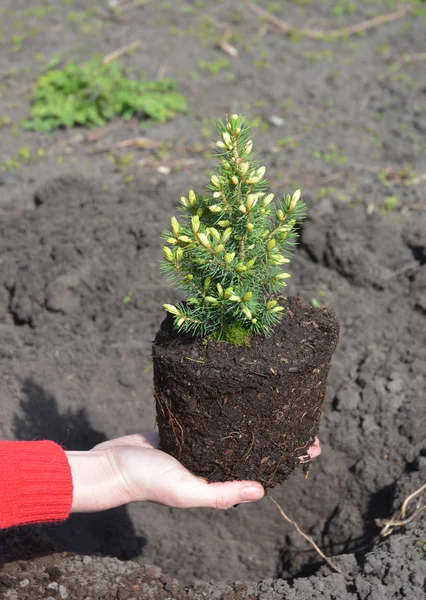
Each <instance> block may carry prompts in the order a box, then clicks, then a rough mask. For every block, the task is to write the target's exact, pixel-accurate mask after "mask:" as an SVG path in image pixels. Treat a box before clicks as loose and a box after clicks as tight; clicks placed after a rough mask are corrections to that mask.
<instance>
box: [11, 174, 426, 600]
mask: <svg viewBox="0 0 426 600" xmlns="http://www.w3.org/2000/svg"><path fill="white" fill-rule="evenodd" d="M154 197H155V201H154V200H153V199H152V198H154ZM170 202H171V201H170V194H169V192H168V190H167V189H166V188H163V187H161V186H160V187H156V189H155V191H154V190H153V191H152V193H150V194H149V197H148V195H147V185H146V182H142V181H141V182H139V183H138V185H136V186H135V188H134V190H133V191H132V192H129V191H128V190H127V189H126V190H125V191H121V190H119V191H106V190H103V189H102V186H101V185H100V184H96V183H95V184H94V183H89V182H88V181H86V180H84V179H81V178H78V177H71V176H67V177H65V178H60V179H56V180H50V181H48V182H47V183H46V184H45V185H44V186H42V187H40V188H39V189H38V190H37V192H36V194H35V196H34V206H33V209H32V210H28V211H25V212H23V213H22V214H21V215H20V216H16V217H12V218H9V219H7V220H5V221H4V222H3V223H2V224H1V225H0V255H1V256H2V268H1V272H0V289H1V290H2V302H1V304H0V315H1V317H0V337H1V340H2V343H1V344H0V348H1V351H0V361H1V370H2V372H3V373H4V374H5V376H4V378H3V381H2V384H1V386H2V389H1V393H2V396H3V397H8V396H9V397H18V398H20V406H19V407H17V406H13V405H10V404H6V405H3V406H2V408H1V411H2V416H3V419H2V424H1V428H2V432H1V433H2V435H3V436H5V437H8V436H11V435H13V436H15V437H17V438H19V439H33V438H35V437H37V436H43V437H50V438H53V439H56V440H57V441H59V442H61V443H65V445H66V446H67V447H68V448H70V449H84V448H89V447H91V446H92V445H93V444H95V443H99V442H100V441H102V440H104V439H106V438H107V437H111V436H118V435H123V434H125V433H128V432H129V433H130V432H134V430H135V428H136V429H141V430H143V429H150V428H152V427H153V426H154V407H153V399H152V396H151V379H152V372H151V371H150V364H151V363H150V352H151V340H152V339H153V335H154V333H155V331H156V329H157V327H158V325H159V322H160V320H161V319H162V317H163V313H162V309H161V304H162V302H163V301H169V302H170V301H174V300H175V299H176V298H175V297H174V292H173V291H172V290H171V289H169V288H167V287H166V285H165V284H164V283H163V281H162V279H161V277H159V275H158V259H159V256H160V252H161V242H160V236H159V233H160V231H161V230H162V228H163V227H165V226H166V225H167V222H168V217H169V209H170ZM308 203H309V205H310V206H309V208H310V211H309V212H310V217H309V219H308V220H307V222H306V224H305V225H304V228H303V232H302V240H301V247H300V249H299V250H298V251H297V253H296V256H295V257H294V261H293V263H292V265H293V273H294V274H295V275H294V278H293V279H292V280H291V285H290V286H289V294H295V293H298V294H301V295H302V296H303V297H304V299H305V300H307V301H309V300H310V299H311V298H313V297H316V298H320V299H322V300H323V301H324V300H325V301H326V302H327V305H329V306H331V307H332V308H333V309H334V310H335V311H336V314H337V316H338V319H339V321H340V324H341V330H342V331H341V341H340V344H339V346H338V349H337V352H336V355H335V359H334V360H333V367H332V371H331V375H330V385H329V394H328V398H327V400H326V405H325V410H324V416H323V417H322V421H321V430H320V436H321V442H322V447H323V455H322V456H321V459H320V460H319V461H318V462H317V463H316V464H315V465H314V466H313V468H312V470H311V474H310V477H309V480H308V481H306V480H305V479H304V478H303V476H302V475H301V474H300V475H296V476H294V477H292V478H291V479H290V480H289V481H288V482H286V483H285V484H284V485H283V486H280V487H279V488H277V489H276V490H274V492H273V496H274V498H276V500H277V501H278V502H280V503H281V504H282V505H283V507H284V508H285V510H286V511H287V512H288V513H289V514H290V515H291V517H292V518H294V519H295V520H296V521H297V522H298V523H299V524H300V526H301V527H302V528H303V529H304V530H305V531H307V532H309V533H310V534H312V535H313V536H314V538H315V539H316V540H317V541H318V543H319V544H320V545H321V546H322V548H323V549H324V550H325V551H326V553H327V554H329V555H342V557H341V558H340V559H339V560H340V561H341V564H342V567H343V568H344V569H346V570H349V571H351V572H353V573H356V572H359V573H360V575H358V576H357V579H356V582H355V584H352V583H347V582H345V581H344V579H343V578H342V576H340V575H338V574H332V575H331V574H329V571H328V570H325V569H324V568H322V569H321V571H319V574H316V575H315V576H313V577H310V578H309V577H306V576H307V575H310V574H312V573H313V572H314V571H315V570H316V569H318V568H319V566H320V561H319V559H318V557H317V555H316V554H315V553H313V552H311V551H310V549H309V548H308V547H307V546H306V543H305V542H304V541H303V540H302V539H301V538H300V536H298V534H297V533H296V532H294V531H293V530H292V529H291V528H290V527H289V526H288V525H287V524H285V523H284V521H282V519H281V517H280V515H279V514H278V513H277V511H276V508H275V507H274V506H273V505H272V503H271V502H270V501H269V500H268V499H267V498H266V499H265V500H264V501H262V502H261V503H259V504H256V505H252V506H240V507H239V508H238V509H231V510H229V511H226V512H224V513H216V512H213V511H209V510H193V511H177V510H171V509H167V508H164V507H158V506H151V505H139V506H132V507H130V508H128V509H126V508H123V509H119V510H117V511H109V512H108V513H104V514H100V515H89V516H85V515H80V516H78V515H76V516H73V517H72V518H71V519H70V520H69V521H68V522H67V523H65V524H63V525H60V526H55V527H51V526H49V527H43V532H44V535H46V536H48V537H49V538H50V539H52V540H53V541H54V542H55V544H56V547H57V548H58V549H59V550H60V551H75V552H79V553H82V554H87V553H98V554H107V555H112V556H115V557H117V558H120V559H131V558H133V559H136V560H137V561H138V562H140V563H142V564H143V563H146V562H148V563H151V564H156V565H159V566H161V568H162V569H163V570H164V572H166V573H168V574H169V575H171V576H173V577H178V578H179V580H180V581H181V582H182V583H184V584H190V583H193V582H194V581H198V580H204V581H226V580H227V581H231V580H233V579H239V580H246V581H256V580H265V577H270V578H271V579H269V580H266V581H263V583H259V584H256V585H251V584H250V585H249V584H247V591H244V590H243V589H240V591H238V590H237V589H236V588H235V586H230V587H226V588H222V587H220V586H219V587H215V586H213V587H207V588H206V589H207V590H209V592H208V593H209V594H211V596H210V597H212V598H213V597H216V598H220V597H222V596H220V594H222V592H223V594H225V591H226V593H228V592H229V593H235V594H237V592H238V593H239V594H240V596H238V595H234V596H232V595H231V596H229V597H228V598H232V597H235V598H245V597H247V598H248V597H250V594H252V595H254V597H256V598H257V597H259V598H265V599H266V598H268V600H269V599H270V598H271V599H272V598H275V597H276V598H278V597H288V598H292V597H295V598H296V597H300V594H302V595H303V594H304V595H305V597H308V596H307V594H308V591H307V590H311V589H315V590H316V592H315V593H316V594H317V596H315V595H313V596H312V597H313V598H315V597H317V598H321V599H322V598H331V597H333V596H332V595H330V594H329V592H328V591H327V590H329V589H330V590H331V589H332V590H334V591H333V593H334V594H335V593H336V590H340V591H339V594H338V597H341V598H346V597H348V598H352V597H353V598H366V597H367V595H368V594H367V591H366V590H371V589H373V588H372V586H373V585H376V584H377V589H381V588H380V585H386V586H388V587H389V589H394V588H395V590H396V591H395V594H396V595H395V597H396V598H398V597H400V598H403V597H404V596H403V595H400V596H398V593H400V592H398V591H397V587H396V586H397V579H396V577H398V578H403V579H406V580H407V582H408V583H407V585H411V587H412V590H416V592H414V591H413V592H412V593H411V595H408V596H406V597H410V598H416V597H419V598H420V597H421V594H422V592H420V590H421V589H422V586H423V585H424V578H423V579H421V578H422V575H421V574H422V573H423V571H422V569H424V565H425V562H424V561H423V562H422V561H421V559H420V555H419V554H418V552H417V550H416V549H415V548H414V545H415V543H416V541H417V540H418V539H420V538H421V537H422V535H423V536H424V534H425V530H424V523H423V524H421V523H420V522H419V523H418V524H417V525H416V526H415V528H413V529H412V530H411V531H410V532H409V534H408V535H406V536H395V537H394V538H391V539H389V540H388V541H386V543H384V544H382V545H380V546H378V547H376V548H374V550H373V551H372V552H371V553H370V554H365V552H366V551H367V550H370V549H371V548H372V539H373V538H374V536H375V535H376V534H377V531H378V530H377V528H376V526H375V525H374V519H375V518H377V517H386V516H388V515H389V514H391V512H392V510H394V509H397V508H399V504H398V503H400V501H401V499H402V497H403V495H404V494H403V493H402V492H401V491H400V488H399V486H400V485H402V486H403V487H404V493H405V494H406V493H408V492H409V491H410V490H411V489H412V488H413V489H414V487H415V485H417V484H418V483H419V482H420V481H422V480H424V460H425V458H424V457H425V456H426V446H425V440H424V431H425V414H424V389H425V375H426V360H425V359H426V344H425V341H426V335H425V318H426V310H425V307H424V298H425V293H426V285H425V279H426V260H425V250H424V249H425V238H424V232H425V231H426V218H425V219H424V221H423V222H420V220H419V219H417V220H416V221H414V220H410V219H404V220H402V219H397V218H395V217H392V216H382V215H380V214H374V215H368V214H367V213H366V212H365V210H364V209H363V208H362V207H358V208H349V207H345V206H342V205H340V204H337V203H332V202H331V201H329V200H326V199H324V200H322V201H320V202H319V203H315V205H314V204H313V203H311V202H309V199H308ZM421 470H423V471H422V477H423V479H422V477H421V476H420V471H421ZM16 535H17V536H18V539H19V535H20V533H19V532H18V533H17V534H16ZM24 539H25V538H24ZM24 539H23V541H24ZM354 553H355V554H354ZM348 556H349V557H348ZM45 560H47V559H45ZM51 560H52V561H54V562H55V561H56V562H58V561H59V559H58V557H57V556H56V558H55V559H51ZM61 560H65V559H64V558H63V557H62V558H61ZM103 560H106V559H102V558H100V557H98V558H93V561H95V562H94V564H96V565H102V564H106V563H103V562H102V561H103ZM72 561H74V559H73V558H72V559H66V560H65V563H64V565H66V564H68V565H70V564H74V563H72ZM75 561H76V563H75V564H77V563H78V565H79V567H78V568H79V569H80V568H81V569H83V572H84V569H86V567H87V565H85V564H84V563H82V562H81V560H80V559H75ZM20 564H21V567H20V568H21V569H22V570H23V571H25V569H26V568H27V567H25V566H24V565H25V563H20ZM61 564H62V563H61ZM108 565H115V567H114V569H115V568H116V569H130V570H132V569H133V570H135V571H131V572H132V573H134V572H136V573H138V575H135V577H141V578H142V579H141V581H142V580H143V579H144V577H146V575H145V574H144V573H146V572H145V571H144V570H138V569H137V568H136V567H135V566H134V565H130V566H126V567H124V566H120V564H119V563H115V562H111V561H110V560H108ZM37 568H38V567H37ZM60 568H62V567H60ZM63 568H64V569H65V568H68V567H66V566H64V567H63ZM91 568H92V567H91ZM99 568H100V567H99ZM112 568H113V567H111V569H112ZM109 569H110V566H108V570H109ZM4 572H5V573H6V572H7V573H8V574H9V573H10V569H9V566H8V568H7V569H6V570H4ZM129 573H130V571H129ZM129 573H127V574H126V573H125V574H124V575H125V576H124V575H123V578H124V579H125V578H126V577H127V576H129V577H130V575H129ZM395 573H398V576H396V575H395ZM20 576H21V575H19V577H20ZM86 576H87V574H86ZM295 576H297V577H298V578H297V579H294V580H293V581H292V582H291V581H290V583H288V582H284V581H283V580H281V579H277V580H276V578H292V577H295ZM301 576H303V577H302V578H300V577H301ZM19 577H18V579H19ZM132 577H133V575H132ZM66 579H67V577H65V580H66ZM65 580H64V581H65ZM31 581H32V580H31ZM129 581H133V579H131V578H130V579H129ZM145 581H146V580H145ZM6 583H7V581H6ZM51 583H55V581H51ZM9 584H10V581H9V583H7V585H9ZM17 585H21V584H20V583H19V582H18V583H17ZM26 585H27V584H26ZM28 585H29V584H28ZM64 585H66V584H64ZM69 585H71V584H69ZM135 585H136V584H135ZM138 585H139V584H138ZM165 585H172V584H169V583H167V584H165ZM173 585H174V584H173ZM161 586H163V583H161V585H160V584H159V588H158V589H159V590H160V589H164V586H163V588H161ZM309 586H311V587H309ZM312 586H313V588H312ZM324 586H325V587H324ZM392 586H393V587H392ZM24 588H25V586H23V589H24ZM49 589H53V588H49ZM58 589H59V588H58ZM144 589H145V588H144ZM179 589H180V590H181V591H180V592H179V593H181V594H195V593H199V590H198V591H197V590H195V589H193V588H191V590H192V591H188V590H189V588H188V589H186V588H185V590H186V591H182V589H183V588H179ZM238 589H239V588H238ZM408 589H410V588H408ZM166 591H167V590H166ZM126 593H127V592H126ZM129 593H130V592H129ZM138 593H139V592H138ZM158 593H160V592H158ZM176 593H177V592H176ZM330 593H331V592H330ZM404 593H405V592H404ZM415 593H417V594H418V595H417V596H415ZM135 594H136V592H135ZM215 594H216V595H215ZM218 594H219V595H218ZM244 594H246V596H244ZM274 594H275V595H274ZM280 594H281V595H280ZM292 594H293V595H292ZM297 594H299V596H297ZM321 594H322V595H321ZM327 594H329V595H327ZM344 594H346V596H345V595H344ZM351 594H352V595H351ZM356 594H358V596H357V595H356ZM383 594H384V592H383ZM401 594H402V592H401ZM419 594H420V595H419ZM52 595H54V594H52ZM18 597H19V596H18ZM31 597H34V598H35V597H36V596H31ZM73 597H76V598H78V596H73ZM94 597H96V596H94ZM122 597H124V598H125V597H126V596H122ZM128 597H129V598H130V597H132V596H131V595H129V596H128ZM135 597H137V596H135ZM153 597H154V598H155V596H153ZM158 597H159V598H162V597H163V596H161V595H159V596H158ZM175 597H176V598H180V597H182V598H186V597H188V598H190V597H195V596H190V595H189V596H185V595H183V596H179V595H176V596H175ZM204 597H209V596H204ZM225 597H226V596H225ZM377 597H378V598H380V596H377ZM384 597H386V596H383V598H384ZM387 597H389V595H388V596H387Z"/></svg>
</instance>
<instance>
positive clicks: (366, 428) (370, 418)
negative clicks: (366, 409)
mask: <svg viewBox="0 0 426 600" xmlns="http://www.w3.org/2000/svg"><path fill="white" fill-rule="evenodd" d="M378 429H380V428H379V426H378V425H377V423H376V421H375V420H374V415H365V416H364V417H363V419H362V430H363V432H364V433H365V434H366V435H368V434H369V433H374V432H375V431H377V430H378Z"/></svg>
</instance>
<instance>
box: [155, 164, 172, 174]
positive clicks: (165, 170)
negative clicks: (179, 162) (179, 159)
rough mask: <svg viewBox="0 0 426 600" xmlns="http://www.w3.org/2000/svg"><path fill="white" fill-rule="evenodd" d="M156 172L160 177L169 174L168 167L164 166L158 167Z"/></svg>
mask: <svg viewBox="0 0 426 600" xmlns="http://www.w3.org/2000/svg"><path fill="white" fill-rule="evenodd" d="M157 172H158V173H161V175H170V173H171V169H170V167H166V166H164V165H160V166H159V167H158V168H157Z"/></svg>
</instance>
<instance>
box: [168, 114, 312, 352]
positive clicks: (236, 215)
mask: <svg viewBox="0 0 426 600" xmlns="http://www.w3.org/2000/svg"><path fill="white" fill-rule="evenodd" d="M217 130H218V133H219V134H220V137H221V139H220V140H219V141H218V142H217V144H216V146H217V156H218V159H219V165H218V167H217V169H216V173H215V174H214V175H213V176H212V178H211V180H210V183H209V186H208V190H209V193H207V194H203V195H198V194H196V193H195V192H194V191H193V190H190V191H189V193H188V197H187V198H185V197H183V198H181V207H180V209H181V217H180V219H179V220H178V219H176V217H172V219H171V229H170V230H167V231H165V232H164V234H163V235H164V237H165V239H166V242H167V245H166V246H164V248H163V251H164V257H165V260H164V262H163V263H162V271H163V272H164V273H165V275H166V277H167V278H169V279H170V280H172V281H173V282H174V284H175V285H176V286H177V287H179V288H180V289H182V290H183V291H184V292H185V293H186V294H187V299H186V302H184V303H180V304H178V305H177V306H174V305H172V304H164V309H165V310H166V311H168V312H169V313H171V314H172V315H174V323H175V326H176V327H177V328H178V329H179V330H181V331H185V332H190V333H192V334H195V335H200V336H208V335H212V336H214V337H215V338H216V339H218V340H224V341H229V342H233V343H235V344H241V343H246V342H247V341H248V339H249V337H250V335H251V334H252V333H263V334H265V335H268V334H270V333H271V332H272V330H273V328H274V327H275V326H276V325H277V324H278V322H279V320H280V317H281V314H280V313H281V311H283V310H284V308H283V306H281V305H280V304H279V302H278V299H279V297H280V296H279V294H280V291H281V289H282V288H283V287H284V286H285V285H286V283H285V280H286V279H287V278H288V277H290V274H289V273H285V272H283V270H282V265H285V264H287V263H289V262H290V259H289V256H290V254H291V250H292V247H293V246H294V244H295V241H296V238H297V233H296V224H297V223H298V222H300V221H301V220H302V219H303V218H304V217H305V214H306V206H305V204H304V202H303V201H302V200H301V199H300V190H297V191H296V192H294V194H293V195H286V196H285V197H284V198H283V200H282V201H278V202H276V203H275V202H274V195H273V194H268V193H267V181H266V179H265V177H264V176H265V171H266V168H265V167H264V166H261V164H260V162H259V160H258V159H257V158H256V155H255V154H254V153H253V142H252V140H251V129H250V127H249V126H248V125H247V123H246V121H245V118H244V117H242V116H240V115H232V116H231V118H230V119H226V122H225V123H223V122H222V121H219V122H218V125H217Z"/></svg>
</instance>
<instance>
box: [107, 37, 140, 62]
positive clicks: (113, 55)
mask: <svg viewBox="0 0 426 600" xmlns="http://www.w3.org/2000/svg"><path fill="white" fill-rule="evenodd" d="M140 45H141V42H140V41H136V42H132V43H131V44H127V45H126V46H122V47H121V48H118V49H117V50H114V51H113V52H110V53H109V54H105V56H104V57H103V59H102V64H103V65H109V64H110V63H112V62H113V61H114V60H117V58H120V57H121V56H124V54H131V53H132V52H134V51H135V50H136V48H139V46H140Z"/></svg>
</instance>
